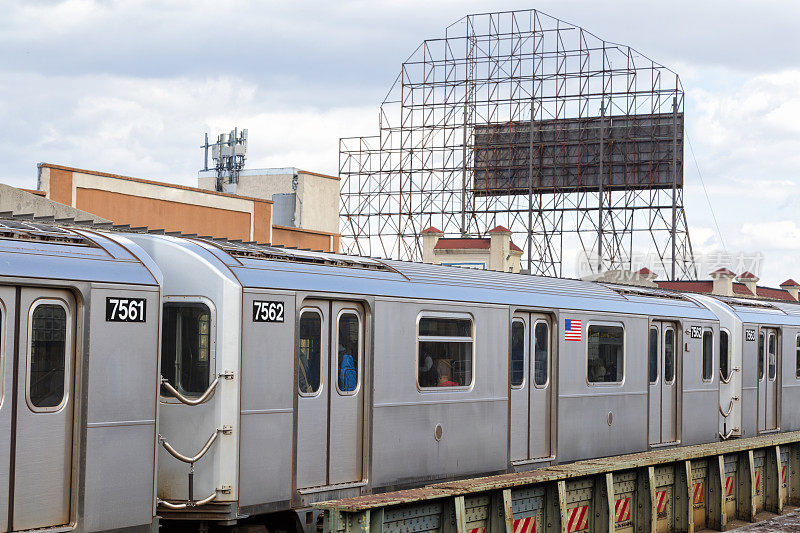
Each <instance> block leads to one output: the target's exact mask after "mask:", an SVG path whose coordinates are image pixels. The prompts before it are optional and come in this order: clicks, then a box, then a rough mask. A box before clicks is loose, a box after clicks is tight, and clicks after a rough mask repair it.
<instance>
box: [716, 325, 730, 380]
mask: <svg viewBox="0 0 800 533" xmlns="http://www.w3.org/2000/svg"><path fill="white" fill-rule="evenodd" d="M719 373H720V376H722V380H723V381H725V382H726V383H727V382H728V380H730V379H731V371H730V353H728V332H727V331H725V330H723V329H721V330H720V331H719Z"/></svg>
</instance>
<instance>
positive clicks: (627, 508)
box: [614, 498, 631, 522]
mask: <svg viewBox="0 0 800 533" xmlns="http://www.w3.org/2000/svg"><path fill="white" fill-rule="evenodd" d="M614 516H615V518H616V521H617V522H624V521H625V520H630V519H631V499H630V498H620V499H619V500H617V502H616V503H615V504H614Z"/></svg>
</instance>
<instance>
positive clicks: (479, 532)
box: [469, 527, 486, 533]
mask: <svg viewBox="0 0 800 533" xmlns="http://www.w3.org/2000/svg"><path fill="white" fill-rule="evenodd" d="M469 533H486V528H485V527H476V528H475V529H470V530H469Z"/></svg>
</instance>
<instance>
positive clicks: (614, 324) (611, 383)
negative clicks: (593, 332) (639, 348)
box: [583, 320, 628, 388]
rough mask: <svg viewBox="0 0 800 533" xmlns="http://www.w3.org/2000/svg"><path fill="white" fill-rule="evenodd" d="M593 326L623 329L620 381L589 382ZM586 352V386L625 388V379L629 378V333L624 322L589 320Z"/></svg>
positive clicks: (585, 344) (587, 322) (587, 323)
mask: <svg viewBox="0 0 800 533" xmlns="http://www.w3.org/2000/svg"><path fill="white" fill-rule="evenodd" d="M592 326H610V327H618V328H622V379H621V380H620V381H590V380H589V330H590V328H591V327H592ZM584 346H586V350H585V352H584V357H583V360H584V374H583V375H584V379H585V380H586V385H588V386H589V387H607V388H610V387H623V386H624V385H625V378H627V371H628V365H627V359H628V358H627V357H626V354H627V353H628V332H627V330H626V328H625V323H624V322H610V321H601V320H587V321H586V342H585V343H584Z"/></svg>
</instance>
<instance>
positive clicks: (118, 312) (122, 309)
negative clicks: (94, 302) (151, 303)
mask: <svg viewBox="0 0 800 533" xmlns="http://www.w3.org/2000/svg"><path fill="white" fill-rule="evenodd" d="M146 320H147V301H146V300H145V299H144V298H106V322H145V321H146Z"/></svg>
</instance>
